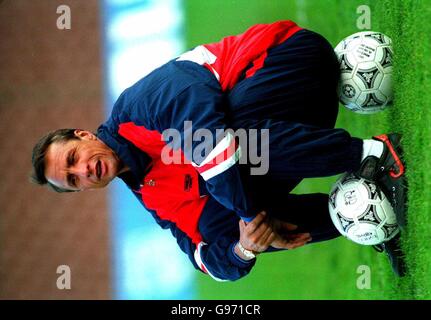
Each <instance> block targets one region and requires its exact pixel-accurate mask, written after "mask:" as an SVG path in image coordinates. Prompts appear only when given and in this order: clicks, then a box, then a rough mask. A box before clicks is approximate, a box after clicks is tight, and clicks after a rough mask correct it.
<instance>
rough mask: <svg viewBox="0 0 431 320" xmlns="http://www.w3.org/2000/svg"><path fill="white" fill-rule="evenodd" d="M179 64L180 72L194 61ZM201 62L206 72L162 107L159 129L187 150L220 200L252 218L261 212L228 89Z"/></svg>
mask: <svg viewBox="0 0 431 320" xmlns="http://www.w3.org/2000/svg"><path fill="white" fill-rule="evenodd" d="M177 63H179V64H183V65H181V67H180V68H178V69H179V72H181V70H183V69H185V68H187V64H193V63H192V62H177ZM189 67H190V68H193V67H194V68H196V66H189ZM197 67H198V68H200V69H202V71H199V72H195V73H194V74H193V80H192V81H190V83H189V84H188V85H187V86H185V87H184V88H183V89H182V91H181V92H180V93H179V94H178V95H176V96H175V98H174V99H171V101H169V103H166V104H163V105H162V106H161V108H160V109H159V110H158V112H157V114H156V115H155V117H156V118H157V120H158V121H157V125H158V128H157V130H158V131H159V132H161V133H163V137H164V139H165V141H167V142H168V144H170V147H172V149H174V150H179V149H181V150H182V151H183V153H184V155H185V158H186V159H187V160H190V161H191V163H192V165H193V166H194V167H195V169H196V170H197V171H198V172H199V174H200V175H201V176H202V177H203V179H204V180H205V181H206V186H207V190H208V191H209V193H210V194H211V195H212V196H213V197H214V198H215V199H216V200H217V201H218V202H220V203H221V204H222V205H223V206H225V207H226V208H228V209H230V210H233V211H234V212H236V213H237V214H238V216H239V217H241V218H242V219H243V220H245V221H251V220H252V219H253V218H254V217H255V215H256V212H253V211H254V210H253V208H252V205H251V201H250V199H249V197H248V196H247V192H246V190H245V188H244V186H243V183H242V181H241V178H240V173H239V168H238V160H239V159H240V157H241V152H242V150H241V145H239V144H238V143H237V141H236V139H235V133H234V132H233V130H229V129H230V128H229V127H228V125H227V122H228V121H227V119H226V112H225V108H226V102H225V101H224V99H225V97H224V94H223V92H222V91H221V87H220V84H219V83H218V81H217V80H216V79H215V77H213V76H212V75H211V74H210V72H209V71H208V70H206V69H205V68H204V67H202V66H197ZM178 133H179V136H178ZM245 156H246V155H245Z"/></svg>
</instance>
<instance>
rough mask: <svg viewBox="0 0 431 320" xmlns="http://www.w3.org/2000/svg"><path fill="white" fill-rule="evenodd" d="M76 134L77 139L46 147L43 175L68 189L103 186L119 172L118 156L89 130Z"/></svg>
mask: <svg viewBox="0 0 431 320" xmlns="http://www.w3.org/2000/svg"><path fill="white" fill-rule="evenodd" d="M75 135H76V136H77V137H78V138H79V140H76V139H73V140H69V141H66V142H54V143H52V144H51V145H50V146H49V147H48V149H47V151H46V154H45V177H46V178H47V180H48V181H49V182H50V183H52V184H54V185H55V186H57V187H60V188H63V189H67V190H76V191H78V190H79V191H81V190H87V189H96V188H103V187H105V186H106V185H107V184H108V183H109V182H110V181H111V180H112V179H114V178H115V177H116V176H117V175H118V173H119V170H120V165H121V162H120V160H119V158H118V157H117V155H116V154H115V153H114V151H113V150H112V149H111V148H109V147H108V146H107V145H106V144H104V143H103V142H102V141H100V140H99V139H97V137H96V136H95V135H94V134H92V133H91V132H89V131H84V130H75Z"/></svg>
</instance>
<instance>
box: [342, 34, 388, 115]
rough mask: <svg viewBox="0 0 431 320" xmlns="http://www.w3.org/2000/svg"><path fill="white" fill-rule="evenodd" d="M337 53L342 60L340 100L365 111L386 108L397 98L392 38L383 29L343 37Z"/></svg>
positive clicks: (367, 112) (351, 107)
mask: <svg viewBox="0 0 431 320" xmlns="http://www.w3.org/2000/svg"><path fill="white" fill-rule="evenodd" d="M334 50H335V53H336V55H337V57H338V62H339V63H340V69H341V78H340V82H339V86H338V94H339V97H340V101H341V103H342V104H343V105H345V106H346V107H347V108H348V109H350V110H352V111H354V112H357V113H362V114H370V113H375V112H378V111H380V110H383V109H385V108H386V107H387V106H388V105H390V103H391V102H392V99H393V90H392V57H393V49H392V40H391V39H390V38H389V37H388V36H386V35H384V34H383V33H380V32H373V31H363V32H358V33H355V34H352V35H351V36H349V37H347V38H345V39H344V40H342V41H341V42H340V43H339V44H338V45H337V46H336V47H335V49H334Z"/></svg>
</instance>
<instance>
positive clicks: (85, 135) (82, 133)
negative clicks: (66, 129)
mask: <svg viewBox="0 0 431 320" xmlns="http://www.w3.org/2000/svg"><path fill="white" fill-rule="evenodd" d="M74 134H75V136H77V137H78V138H80V139H83V140H96V139H97V137H96V135H95V134H94V133H92V132H91V131H87V130H82V129H76V130H75V131H74Z"/></svg>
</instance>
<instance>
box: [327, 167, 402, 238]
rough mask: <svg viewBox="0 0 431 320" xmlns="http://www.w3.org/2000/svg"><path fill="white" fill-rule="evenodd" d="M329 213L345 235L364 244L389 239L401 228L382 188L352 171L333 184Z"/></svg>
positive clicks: (338, 228)
mask: <svg viewBox="0 0 431 320" xmlns="http://www.w3.org/2000/svg"><path fill="white" fill-rule="evenodd" d="M329 214H330V216H331V219H332V222H333V223H334V225H335V227H336V228H337V230H338V231H339V232H340V233H341V234H342V235H343V236H345V237H347V238H348V239H350V240H352V241H353V242H356V243H359V244H363V245H376V244H380V243H382V242H385V241H388V240H390V239H392V238H393V237H394V236H396V235H397V233H398V232H399V231H400V230H399V227H398V224H397V219H396V216H395V213H394V210H393V209H392V206H391V204H390V202H389V200H388V199H387V198H386V197H385V195H384V194H383V192H382V191H381V189H380V188H379V187H378V186H377V185H375V184H374V183H372V182H370V181H367V180H365V179H362V178H359V177H358V176H356V175H355V174H353V173H348V174H344V175H343V176H342V177H341V178H340V179H339V180H338V181H337V182H336V183H335V184H334V186H333V187H332V190H331V192H330V194H329Z"/></svg>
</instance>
